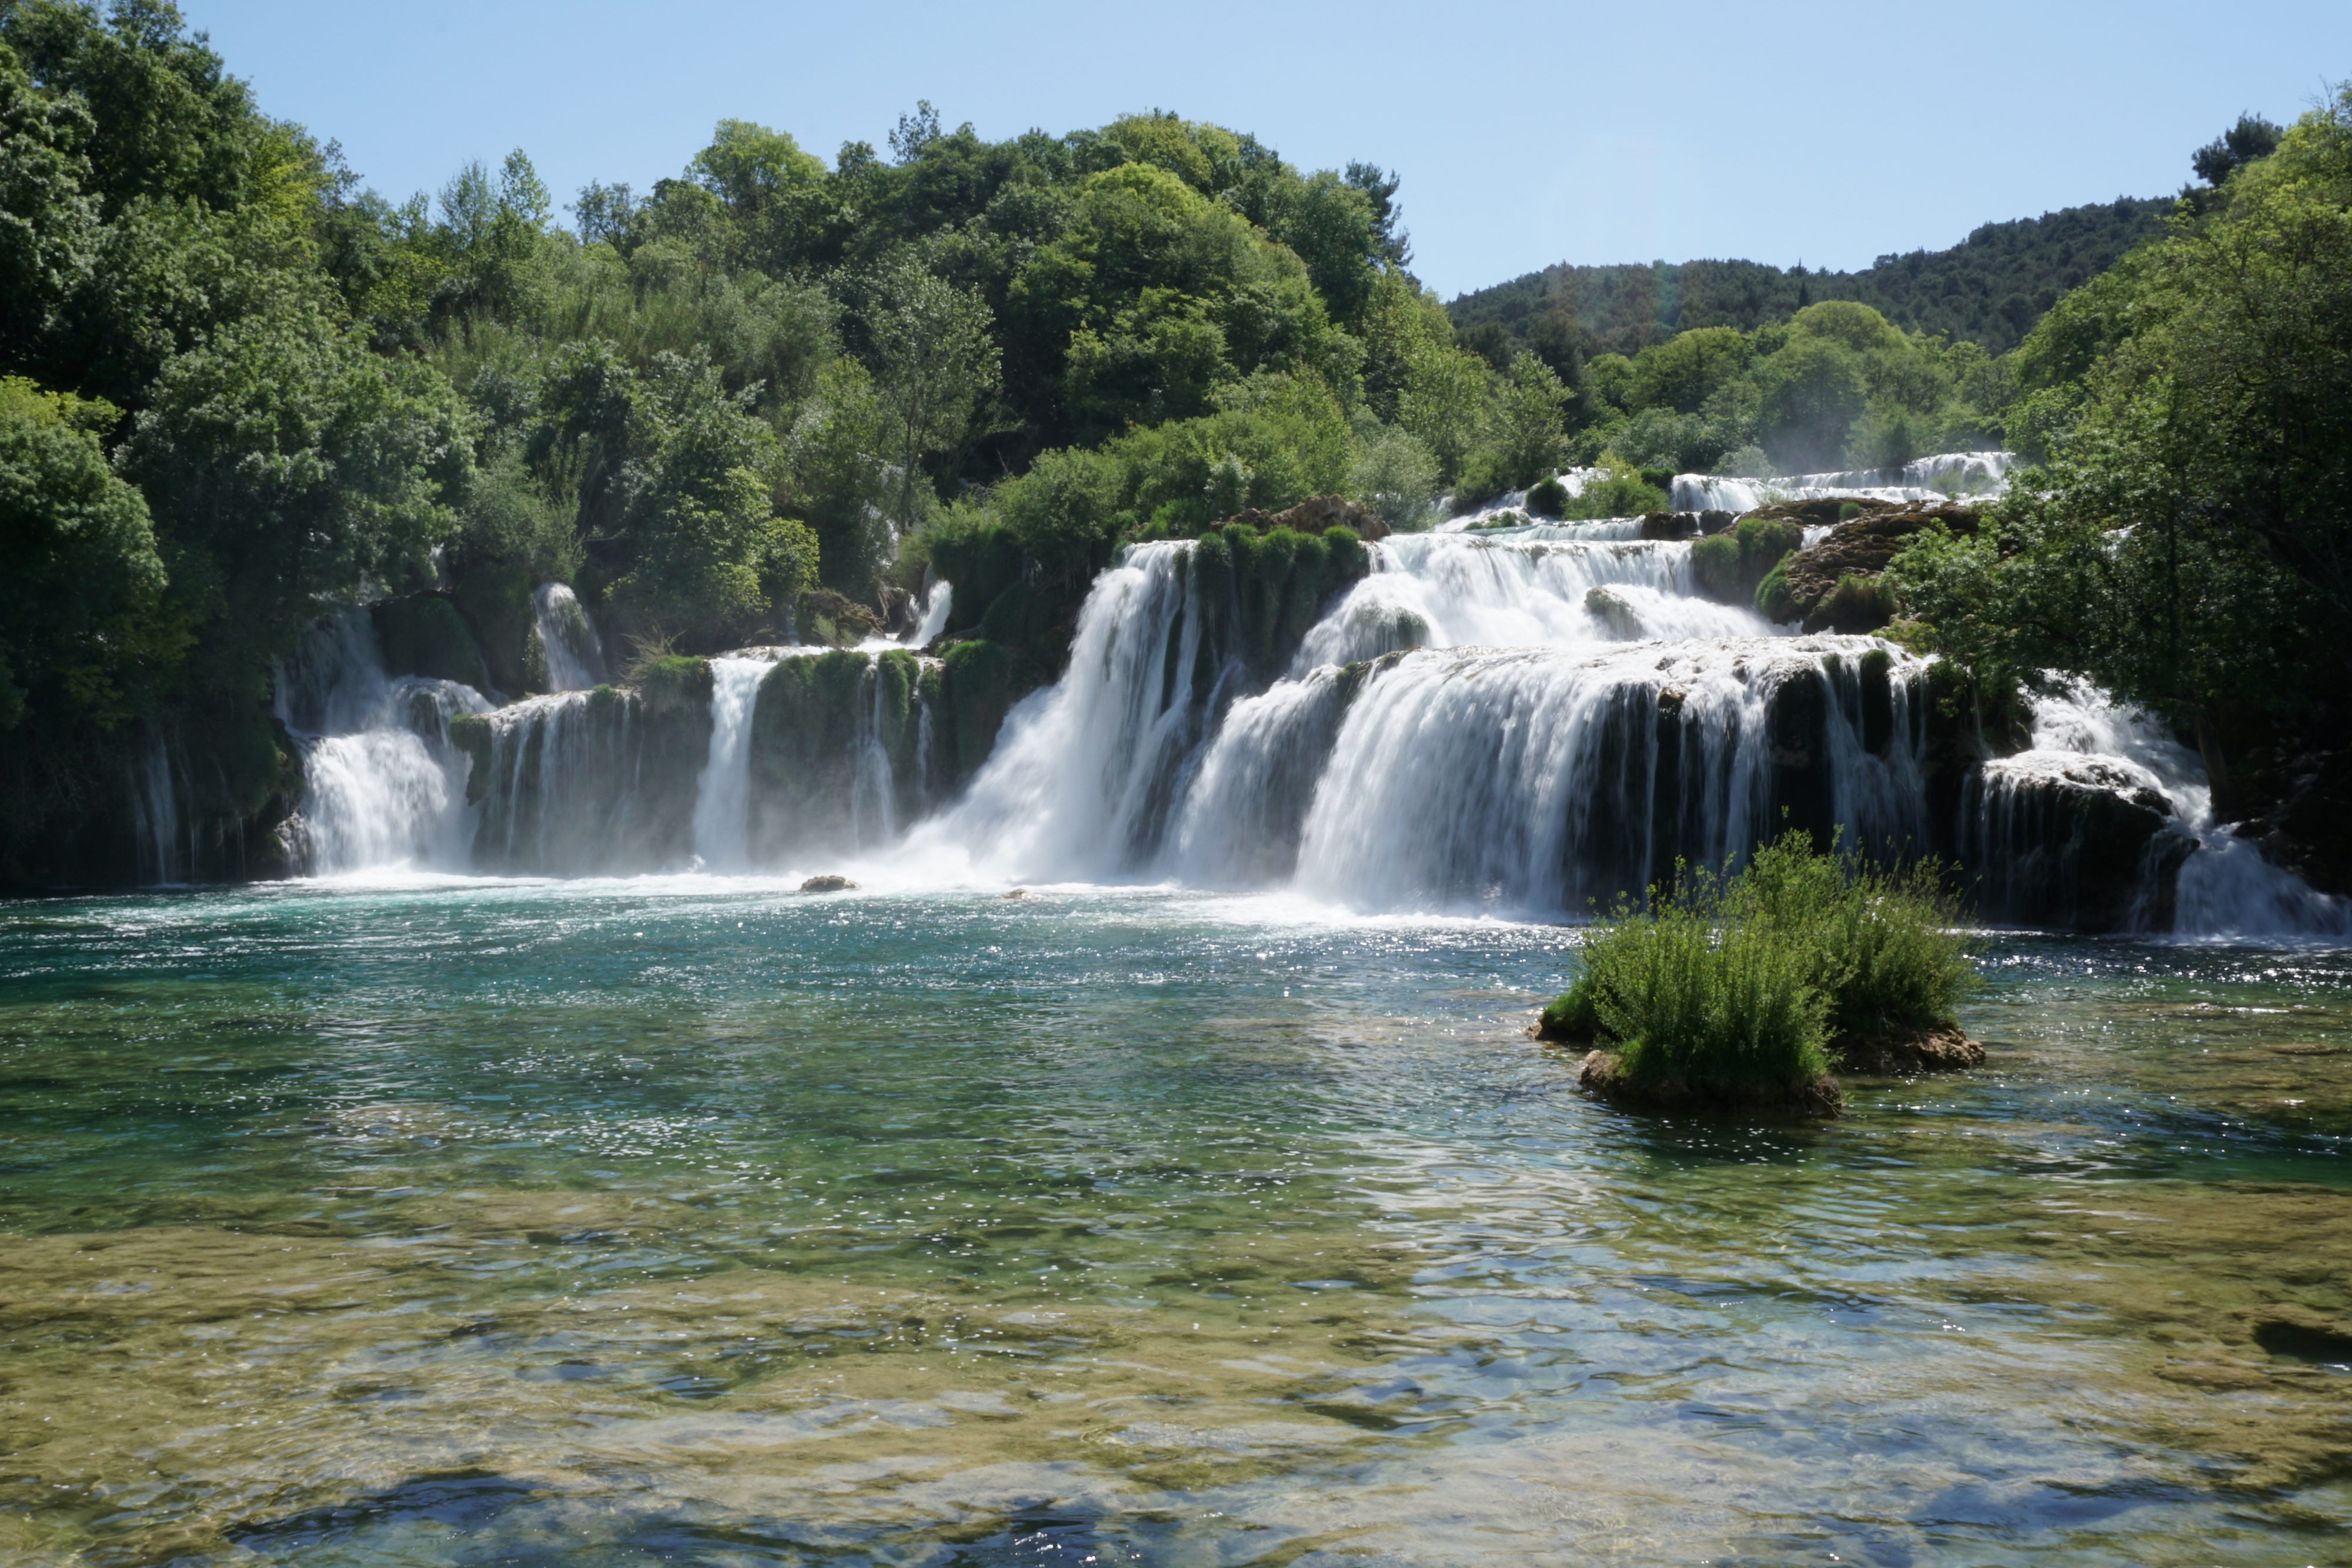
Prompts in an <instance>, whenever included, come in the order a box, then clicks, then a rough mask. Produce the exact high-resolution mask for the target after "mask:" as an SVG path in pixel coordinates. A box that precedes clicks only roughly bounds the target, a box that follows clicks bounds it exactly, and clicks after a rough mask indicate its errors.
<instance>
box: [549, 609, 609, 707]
mask: <svg viewBox="0 0 2352 1568" xmlns="http://www.w3.org/2000/svg"><path fill="white" fill-rule="evenodd" d="M530 601H531V607H532V611H533V616H532V622H531V635H532V636H533V637H535V638H536V639H538V642H539V656H540V663H541V665H542V666H543V667H544V668H545V670H546V672H547V689H548V690H549V691H551V692H584V691H586V690H588V689H589V688H590V687H592V686H594V685H600V684H602V683H603V682H604V681H605V680H606V679H608V678H609V676H608V674H607V667H606V665H605V663H604V643H603V642H602V641H601V640H599V639H598V637H597V635H596V626H595V622H592V621H590V620H589V619H588V612H587V611H586V609H584V608H583V606H582V605H581V603H580V601H579V600H578V599H577V598H576V597H574V596H573V594H572V590H571V589H570V588H569V587H567V586H566V585H565V584H563V583H561V582H542V583H541V584H540V585H539V586H538V587H537V588H535V589H533V590H532V591H531V595H530Z"/></svg>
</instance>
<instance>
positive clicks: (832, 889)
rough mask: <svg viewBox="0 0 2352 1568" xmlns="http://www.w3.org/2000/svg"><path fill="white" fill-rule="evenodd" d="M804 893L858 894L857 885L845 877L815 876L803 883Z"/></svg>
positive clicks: (802, 889)
mask: <svg viewBox="0 0 2352 1568" xmlns="http://www.w3.org/2000/svg"><path fill="white" fill-rule="evenodd" d="M801 891H802V892H803V893H856V891H857V884H856V883H854V882H852V881H850V880H849V879H848V878H847V877H845V876H833V875H830V874H828V875H825V876H813V877H811V878H809V879H808V880H807V881H806V882H804V883H801Z"/></svg>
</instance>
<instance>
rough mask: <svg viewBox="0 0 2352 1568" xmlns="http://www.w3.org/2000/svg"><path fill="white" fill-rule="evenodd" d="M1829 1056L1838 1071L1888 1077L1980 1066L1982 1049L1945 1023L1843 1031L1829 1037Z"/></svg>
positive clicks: (1982, 1063) (1955, 1025) (1956, 1027)
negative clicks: (1908, 1029)
mask: <svg viewBox="0 0 2352 1568" xmlns="http://www.w3.org/2000/svg"><path fill="white" fill-rule="evenodd" d="M1830 1057H1831V1059H1832V1061H1835V1062H1836V1063H1837V1065H1838V1071H1841V1072H1860V1073H1868V1074H1870V1075H1872V1076H1874V1077H1880V1078H1888V1077H1895V1076H1899V1075H1908V1074H1910V1073H1914V1072H1958V1071H1964V1070H1966V1069H1968V1068H1971V1067H1982V1066H1983V1065H1984V1059H1985V1049H1984V1047H1983V1046H1981V1045H1979V1043H1977V1042H1976V1041H1975V1040H1970V1039H1969V1037H1968V1036H1967V1035H1965V1034H1962V1033H1961V1032H1960V1030H1959V1026H1958V1025H1957V1024H1948V1023H1945V1024H1937V1025H1935V1026H1933V1027H1932V1028H1929V1029H1923V1030H1918V1031H1916V1033H1911V1034H1895V1035H1846V1036H1843V1037H1842V1038H1840V1039H1837V1040H1831V1041H1830Z"/></svg>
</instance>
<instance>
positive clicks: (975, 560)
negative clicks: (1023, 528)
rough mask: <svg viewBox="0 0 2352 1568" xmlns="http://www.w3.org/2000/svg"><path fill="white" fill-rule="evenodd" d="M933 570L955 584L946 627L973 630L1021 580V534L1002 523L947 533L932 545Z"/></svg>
mask: <svg viewBox="0 0 2352 1568" xmlns="http://www.w3.org/2000/svg"><path fill="white" fill-rule="evenodd" d="M931 570H933V571H935V572H937V573H939V575H940V576H941V577H944V578H946V579H947V580H949V581H950V582H951V583H953V584H955V598H954V601H953V602H952V603H950V605H949V607H948V624H947V630H948V631H949V632H970V631H971V630H972V629H973V628H974V627H976V626H978V625H979V624H980V620H981V617H982V615H983V614H984V613H986V612H987V610H988V608H989V606H990V605H992V604H993V603H995V601H996V599H997V596H998V595H999V594H1001V593H1003V591H1005V590H1006V589H1008V588H1011V587H1012V586H1013V584H1015V583H1017V582H1019V581H1020V580H1021V539H1020V537H1019V536H1018V535H1016V534H1014V533H1013V530H1012V529H1011V528H1006V527H1004V526H1003V525H1002V524H1000V523H991V524H988V525H986V526H984V527H982V528H971V529H968V530H964V531H961V532H958V533H954V534H950V535H948V536H946V537H943V538H940V539H939V540H938V541H937V542H936V543H934V544H933V545H932V547H931Z"/></svg>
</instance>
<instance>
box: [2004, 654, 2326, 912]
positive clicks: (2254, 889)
mask: <svg viewBox="0 0 2352 1568" xmlns="http://www.w3.org/2000/svg"><path fill="white" fill-rule="evenodd" d="M2032 712H2033V728H2032V747H2031V749H2029V750H2026V751H2023V752H2020V753H2018V754H2017V755H2016V756H2013V757H2006V758H1998V759H1996V760H1994V761H1991V762H1989V763H1986V764H1985V765H1984V766H1983V768H1981V769H1980V770H1979V779H1977V780H1976V781H1974V782H1973V783H1972V787H1971V793H1970V796H1969V800H1968V801H1967V802H1966V805H1965V806H1964V813H1963V814H1964V822H1965V827H1966V831H1967V833H1968V835H1969V837H1968V841H1967V843H1966V846H1965V849H1964V853H1965V854H1966V856H1967V858H1968V859H1969V862H1970V863H1972V864H1976V865H1979V866H1981V867H1983V868H1985V870H1984V875H1985V878H1986V882H1987V891H1988V894H1989V902H1990V903H1992V904H1994V905H1995V907H1997V908H1998V907H2001V906H2004V905H2005V906H2007V907H2008V908H2010V909H2011V910H2012V911H2015V912H2018V913H2020V914H2021V915H2025V916H2027V917H2032V916H2042V917H2056V918H2061V919H2067V920H2074V919H2080V918H2082V917H2083V915H2084V910H2083V909H2082V908H2081V907H2080V899H2081V896H2082V895H2081V894H2079V893H2078V892H2077V890H2078V889H2079V888H2081V887H2083V886H2084V885H2087V884H2095V883H2116V884H2121V885H2131V874H2130V873H2132V871H2133V870H2134V869H2135V868H2136V869H2137V888H2136V891H2135V894H2134V896H2133V898H2132V902H2131V904H2130V907H2128V908H2126V909H2121V910H2114V911H2104V910H2103V911H2099V912H2097V914H2098V915H2099V916H2100V917H2101V918H2100V922H2099V923H2102V924H2113V925H2122V926H2125V927H2127V928H2130V929H2135V930H2177V931H2187V932H2203V933H2214V934H2231V935H2246V936H2252V935H2273V934H2282V933H2296V932H2307V933H2336V934H2352V900H2347V899H2343V898H2331V897H2328V896H2327V895H2326V894H2319V893H2315V892H2314V891H2313V890H2312V889H2311V888H2310V887H2309V886H2308V885H2307V884H2306V883H2304V881H2303V880H2302V879H2301V878H2300V877H2297V876H2295V875H2294V873H2291V872H2286V871H2283V870H2281V869H2280V868H2279V867H2277V866H2274V865H2273V864H2271V863H2270V862H2268V861H2266V860H2264V859H2263V855H2262V852H2261V851H2260V850H2258V849H2256V848H2255V847H2254V846H2253V845H2252V844H2251V843H2248V842H2247V841H2245V840H2243V839H2241V838H2239V837H2238V836H2237V835H2236V834H2235V833H2233V832H2231V831H2230V828H2229V826H2228V825H2227V824H2225V823H2222V822H2220V821H2216V820H2215V817H2214V813H2213V805H2212V790H2211V789H2210V786H2209V784H2208V783H2207V780H2206V778H2205V768H2204V766H2203V764H2202V763H2201V762H2200V761H2199V759H2198V758H2197V754H2196V753H2195V752H2193V751H2191V750H2189V748H2188V747H2185V746H2183V745H2181V744H2180V743H2179V741H2177V740H2175V739H2173V738H2172V737H2171V736H2170V735H2169V734H2168V733H2166V731H2165V729H2164V728H2163V727H2162V726H2161V725H2158V723H2156V722H2155V721H2154V720H2152V719H2150V718H2148V717H2147V716H2146V715H2144V714H2141V713H2138V712H2136V711H2134V710H2132V709H2130V708H2126V707H2123V706H2118V705H2117V704H2116V703H2114V702H2113V701H2111V700H2109V699H2108V697H2107V696H2106V695H2105V694H2104V693H2102V692H2100V691H2099V690H2097V689H2096V688H2095V687H2094V686H2092V685H2089V684H2088V683H2087V682H2084V681H2068V682H2065V683H2063V685H2061V687H2060V688H2059V689H2058V690H2057V691H2055V692H2053V693H2052V694H2049V695H2042V696H2038V697H2035V698H2034V699H2033V700H2032ZM2135 817H2137V820H2136V821H2135V820H2133V819H2134V818H2135ZM2151 817H2153V818H2157V819H2161V820H2162V826H2161V828H2160V829H2158V831H2157V832H2155V833H2154V834H2153V835H2150V834H2147V832H2146V831H2145V828H2146V823H2147V819H2148V818H2151ZM2126 859H2128V860H2129V862H2131V863H2130V864H2125V863H2123V862H2125V861H2126ZM2053 899H2054V900H2055V901H2056V902H2055V905H2054V907H2053V904H2052V901H2053Z"/></svg>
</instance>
